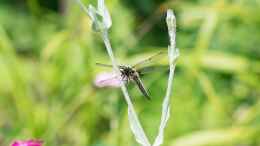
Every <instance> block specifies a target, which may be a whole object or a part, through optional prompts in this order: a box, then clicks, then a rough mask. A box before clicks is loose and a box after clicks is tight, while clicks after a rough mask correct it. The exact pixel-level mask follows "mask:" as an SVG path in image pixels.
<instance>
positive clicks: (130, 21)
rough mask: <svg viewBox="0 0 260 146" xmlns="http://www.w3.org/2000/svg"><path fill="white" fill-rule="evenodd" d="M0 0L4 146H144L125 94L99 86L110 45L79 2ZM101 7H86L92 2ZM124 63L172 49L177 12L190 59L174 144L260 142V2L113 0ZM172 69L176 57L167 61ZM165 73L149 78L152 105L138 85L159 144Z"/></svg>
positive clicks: (145, 119)
mask: <svg viewBox="0 0 260 146" xmlns="http://www.w3.org/2000/svg"><path fill="white" fill-rule="evenodd" d="M60 2H61V3H60V5H59V8H56V5H57V2H52V1H51V2H49V4H48V5H43V3H42V1H40V0H38V1H37V0H28V1H24V2H21V1H18V0H17V1H14V0H13V1H3V2H0V145H9V144H10V142H11V141H12V140H14V139H30V138H40V139H43V140H44V141H45V145H46V146H71V145H74V146H112V145H115V146H117V145H123V146H133V145H136V143H135V141H134V140H133V136H132V134H131V132H130V128H129V124H128V120H127V111H126V104H125V102H124V100H123V96H122V94H121V92H120V91H119V90H117V89H109V88H107V89H98V88H96V87H94V86H93V80H94V78H95V74H96V73H98V72H101V71H103V70H105V69H103V68H100V67H97V66H95V63H96V62H108V61H109V59H108V56H107V55H106V51H105V48H104V45H103V44H102V41H101V39H99V36H97V34H96V33H94V32H93V31H92V30H91V25H90V20H89V18H88V17H87V16H86V15H85V13H84V12H83V11H82V10H80V7H79V5H77V3H76V2H74V1H69V0H68V1H66V0H64V1H60ZM90 3H92V4H93V3H96V2H95V0H88V1H87V0H86V1H85V4H90ZM106 3H107V4H108V9H109V10H110V11H111V16H112V20H113V26H112V28H111V29H112V30H111V31H110V36H111V41H112V45H113V48H115V50H114V51H115V53H116V57H117V58H118V59H119V60H120V61H121V62H122V63H129V64H131V63H134V62H136V61H138V60H141V59H143V58H144V57H145V56H149V54H151V53H153V52H158V51H159V50H165V51H166V50H167V45H168V43H169V41H168V36H167V35H168V34H167V30H166V24H165V22H164V16H165V15H164V13H165V10H166V9H165V8H166V7H169V8H172V9H173V10H175V13H176V14H177V23H178V25H177V47H178V48H179V50H180V54H181V55H180V58H179V60H178V63H177V70H176V71H177V72H176V74H175V79H174V93H173V96H172V103H171V104H172V108H171V118H170V120H169V124H168V126H167V127H166V133H165V136H166V139H165V140H166V143H165V145H169V146H222V145H225V146H233V145H248V146H256V145H260V141H259V139H260V137H259V135H260V100H259V97H260V47H259V46H260V41H259V40H260V3H259V1H257V0H247V1H246V0H237V1H228V0H219V1H209V0H196V1H170V0H168V1H159V0H157V1H148V0H146V1H137V0H135V1H133V2H132V1H131V0H125V1H123V2H122V1H118V0H111V1H106ZM158 61H159V63H160V64H162V65H165V63H166V60H165V59H161V60H158ZM166 77H167V75H166V74H165V73H163V72H162V73H154V74H151V75H148V76H147V77H144V78H143V80H144V82H145V84H146V85H147V86H148V88H149V90H150V92H151V93H152V97H153V99H152V101H150V102H149V101H146V100H145V99H144V98H143V97H142V95H141V94H140V93H139V92H138V90H137V89H136V88H135V87H133V86H132V85H130V86H129V90H130V93H131V94H132V97H135V98H134V99H133V100H134V103H135V106H136V108H137V111H138V113H139V115H140V116H141V121H142V123H143V125H144V128H145V129H146V131H147V133H149V135H148V136H149V138H150V139H151V138H153V137H154V136H155V134H156V133H157V128H158V127H157V125H158V124H159V118H160V109H161V101H162V99H161V98H162V97H163V96H164V95H163V94H164V91H165V86H166V81H167V80H166Z"/></svg>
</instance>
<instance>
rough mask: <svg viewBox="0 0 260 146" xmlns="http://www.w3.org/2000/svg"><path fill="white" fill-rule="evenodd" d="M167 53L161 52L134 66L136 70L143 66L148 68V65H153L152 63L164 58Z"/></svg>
mask: <svg viewBox="0 0 260 146" xmlns="http://www.w3.org/2000/svg"><path fill="white" fill-rule="evenodd" d="M166 54H167V53H166V52H163V51H160V52H158V53H156V54H154V55H152V56H150V57H148V58H146V59H144V60H142V61H139V62H138V63H136V64H134V65H133V67H134V68H135V69H138V68H140V67H141V66H147V64H151V63H152V62H154V61H155V60H157V59H160V58H163V56H164V55H166Z"/></svg>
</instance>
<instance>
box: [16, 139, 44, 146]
mask: <svg viewBox="0 0 260 146" xmlns="http://www.w3.org/2000/svg"><path fill="white" fill-rule="evenodd" d="M42 144H43V141H41V140H25V141H22V140H17V141H14V142H13V143H12V144H11V146H42Z"/></svg>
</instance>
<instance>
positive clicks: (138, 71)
mask: <svg viewBox="0 0 260 146" xmlns="http://www.w3.org/2000/svg"><path fill="white" fill-rule="evenodd" d="M164 54H166V53H165V52H162V51H161V52H158V53H156V54H154V55H152V56H150V57H148V58H146V59H144V60H142V61H140V62H137V63H136V64H134V65H119V66H118V68H119V71H120V76H121V79H122V80H123V81H126V83H129V82H130V81H132V82H134V83H135V84H136V85H137V87H138V88H139V90H140V92H141V93H142V94H143V95H144V97H146V99H148V100H151V96H150V93H149V92H148V90H147V89H146V88H145V86H144V83H143V82H142V80H141V76H143V75H145V74H146V73H149V72H152V71H154V70H158V69H160V68H161V67H163V66H154V65H153V66H152V65H150V66H147V65H146V66H145V64H149V63H151V62H152V61H153V60H155V58H158V57H162V55H164ZM96 65H98V66H103V67H109V68H112V67H113V66H112V65H110V64H103V63H96ZM163 68H165V67H163ZM108 80H109V79H108ZM104 81H105V80H104ZM106 81H107V80H106Z"/></svg>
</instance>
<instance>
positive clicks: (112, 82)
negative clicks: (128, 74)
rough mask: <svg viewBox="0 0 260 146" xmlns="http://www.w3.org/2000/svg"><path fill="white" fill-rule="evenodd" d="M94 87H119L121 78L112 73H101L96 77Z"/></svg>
mask: <svg viewBox="0 0 260 146" xmlns="http://www.w3.org/2000/svg"><path fill="white" fill-rule="evenodd" d="M94 83H95V86H97V87H100V88H101V87H115V88H117V87H120V86H121V84H122V83H123V82H122V78H121V76H118V75H116V74H115V73H113V72H103V73H100V74H98V75H96V79H95V82H94Z"/></svg>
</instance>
